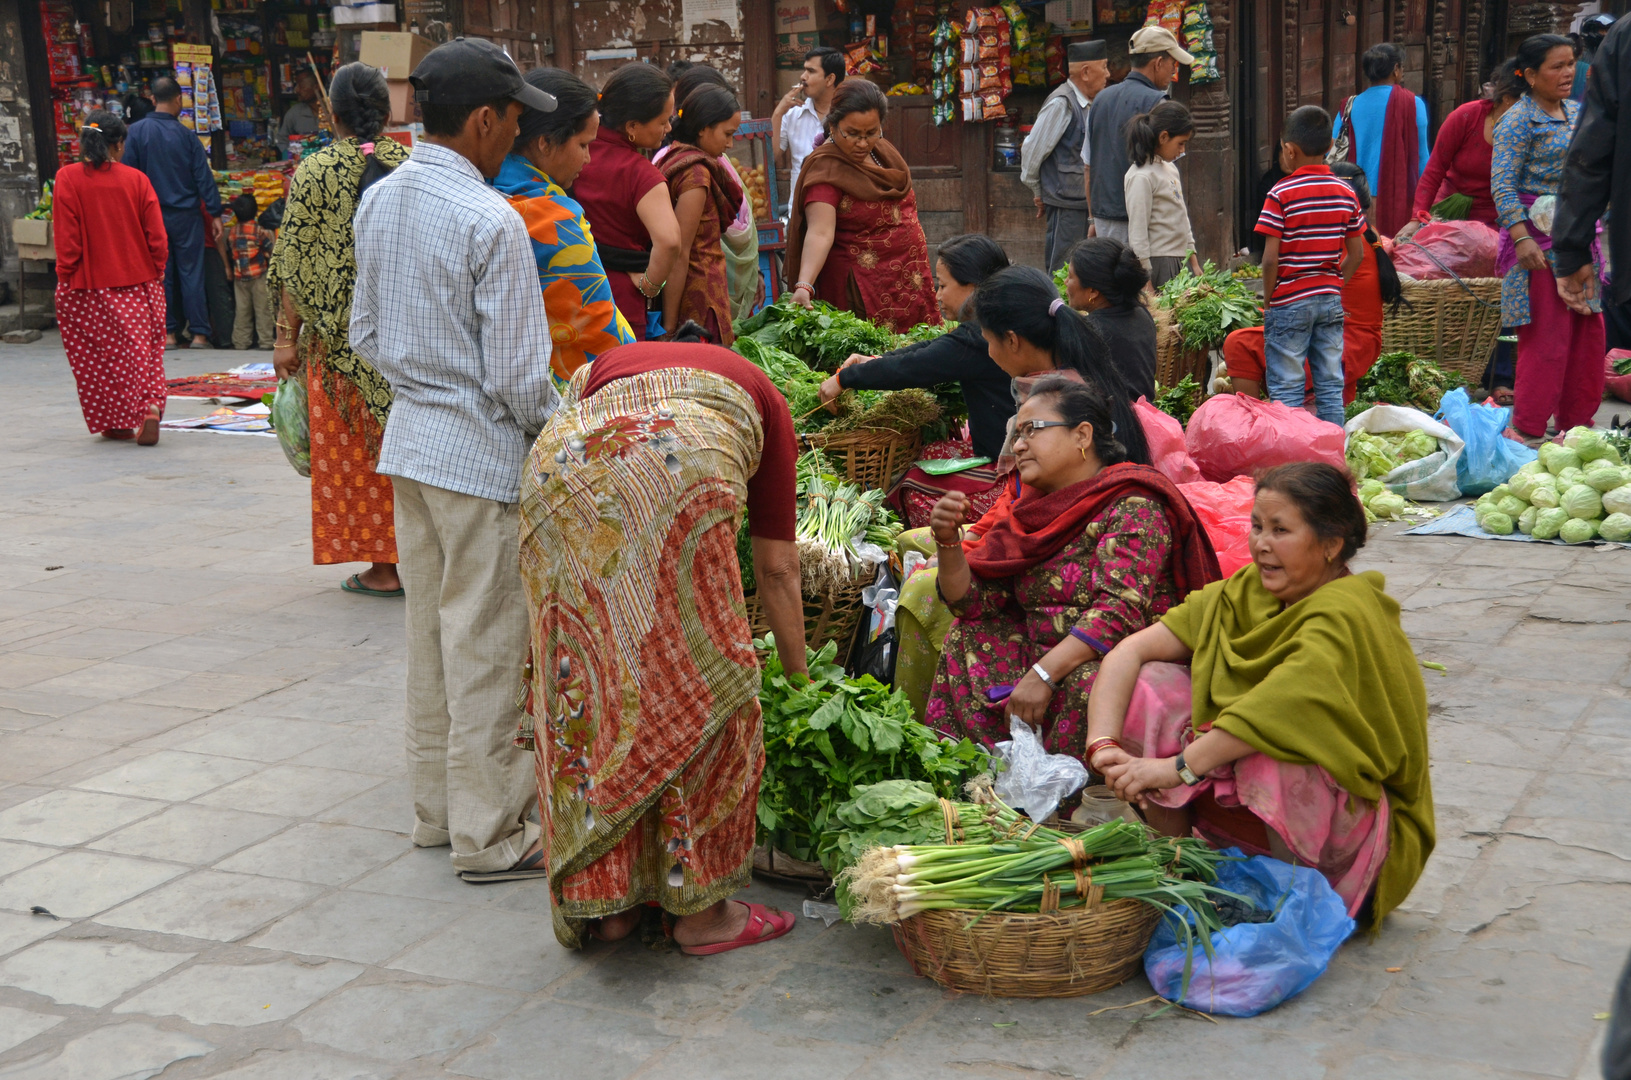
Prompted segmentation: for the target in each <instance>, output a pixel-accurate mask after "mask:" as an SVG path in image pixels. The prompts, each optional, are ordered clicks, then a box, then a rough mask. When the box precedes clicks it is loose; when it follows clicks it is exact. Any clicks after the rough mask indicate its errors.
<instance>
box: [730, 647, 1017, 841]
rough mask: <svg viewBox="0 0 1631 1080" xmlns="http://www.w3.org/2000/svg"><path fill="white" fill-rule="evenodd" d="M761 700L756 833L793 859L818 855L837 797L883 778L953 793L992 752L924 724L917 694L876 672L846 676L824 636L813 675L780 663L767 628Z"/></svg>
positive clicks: (812, 657)
mask: <svg viewBox="0 0 1631 1080" xmlns="http://www.w3.org/2000/svg"><path fill="white" fill-rule="evenodd" d="M754 644H755V645H758V646H760V647H761V648H762V649H763V650H765V651H767V655H765V665H764V672H763V683H762V689H761V690H760V692H759V703H760V705H761V706H762V707H763V710H764V739H765V768H764V775H763V778H762V779H761V780H760V782H759V807H758V817H759V835H760V839H761V840H763V841H765V842H767V843H769V844H771V845H772V846H774V847H776V848H778V849H779V850H781V851H784V852H786V853H787V854H789V855H791V856H792V857H793V858H795V859H803V860H806V861H811V860H814V859H815V858H816V857H817V855H818V853H819V849H820V845H821V838H822V836H823V834H824V833H825V832H826V831H827V830H828V828H829V827H831V825H832V824H833V822H834V818H833V811H834V809H835V808H836V807H837V806H838V804H840V803H843V802H846V801H848V800H849V799H850V798H852V797H853V795H854V794H855V791H856V789H857V788H859V787H860V786H862V785H866V784H873V783H877V782H878V781H880V780H922V781H924V782H926V783H927V784H929V786H930V787H932V788H933V789H934V791H935V793H936V794H937V795H944V796H946V797H948V798H949V797H952V796H955V795H956V794H957V792H958V790H959V789H960V787H961V785H962V783H963V781H964V779H965V778H966V777H967V776H968V775H970V774H972V773H975V772H979V771H980V770H982V769H984V768H986V766H987V764H988V762H989V759H988V758H987V756H986V754H985V752H984V751H982V750H981V749H980V748H979V747H978V746H976V745H975V744H974V743H972V742H970V741H969V740H968V739H963V740H961V741H957V742H954V741H952V740H950V739H942V738H941V737H940V736H938V735H937V734H936V733H935V732H933V731H931V730H930V729H929V728H927V727H924V726H923V725H922V724H920V723H918V721H917V718H916V717H915V716H914V715H913V713H912V706H911V703H910V702H908V701H907V700H906V695H905V694H903V693H901V692H900V691H899V690H890V689H889V688H888V687H886V686H884V685H883V684H882V683H880V682H878V681H877V680H876V679H874V678H872V677H871V676H862V677H861V678H859V679H848V678H845V677H844V669H843V668H842V667H840V666H839V665H837V664H835V663H834V662H833V658H834V657H835V656H836V655H837V651H838V646H837V644H836V643H834V642H828V643H827V644H826V645H825V646H824V647H823V648H822V649H821V651H820V652H819V653H818V652H814V651H812V652H811V653H810V657H809V667H810V677H809V679H807V680H806V679H804V678H803V677H802V676H798V675H788V674H786V673H785V672H784V671H783V670H782V666H781V660H780V658H779V657H778V655H777V654H776V651H775V649H774V647H773V646H774V642H773V641H772V640H771V639H770V637H769V636H768V635H767V636H766V638H765V639H764V640H763V641H756V642H755V643H754Z"/></svg>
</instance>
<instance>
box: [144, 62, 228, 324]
mask: <svg viewBox="0 0 1631 1080" xmlns="http://www.w3.org/2000/svg"><path fill="white" fill-rule="evenodd" d="M153 101H154V103H155V105H156V106H157V107H156V108H155V110H154V111H153V113H152V115H150V116H148V117H147V118H146V119H144V120H139V121H137V122H136V123H134V124H132V125H130V134H129V135H128V136H126V138H125V155H124V158H123V161H124V164H126V165H129V166H130V167H131V168H132V169H138V170H140V171H141V172H144V173H146V174H147V178H148V179H149V180H151V181H152V182H153V191H154V192H155V193H156V194H157V195H158V197H159V210H160V211H161V212H162V213H163V214H164V231H165V232H167V233H168V234H169V235H170V261H169V263H167V264H166V265H165V267H164V295H165V299H166V301H167V302H168V305H169V309H170V312H169V318H168V322H169V326H170V342H169V343H170V345H172V346H173V345H175V344H176V343H177V342H178V340H179V335H180V333H181V314H182V311H183V310H185V311H186V313H187V329H188V330H190V331H191V332H192V336H193V341H192V347H193V348H195V349H207V348H209V347H210V343H209V337H210V309H209V301H208V299H207V296H206V293H205V291H204V247H205V244H206V241H207V242H209V243H212V244H213V243H214V240H215V238H214V236H208V237H206V235H205V234H206V231H207V230H206V228H205V224H204V215H203V214H201V213H200V212H199V205H200V204H203V207H204V210H205V211H206V212H207V213H208V214H209V217H210V220H211V221H212V222H213V223H214V228H215V229H219V228H220V218H221V193H220V192H219V191H218V190H216V187H215V174H214V173H212V172H210V161H209V156H208V155H207V154H205V153H204V145H203V143H201V142H199V141H198V136H197V135H196V134H195V133H194V132H192V131H191V130H189V129H188V128H186V127H184V126H182V123H181V119H180V116H181V87H180V86H179V85H177V83H176V81H175V80H174V79H170V78H162V79H154V80H153Z"/></svg>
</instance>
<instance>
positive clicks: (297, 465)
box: [270, 371, 311, 476]
mask: <svg viewBox="0 0 1631 1080" xmlns="http://www.w3.org/2000/svg"><path fill="white" fill-rule="evenodd" d="M270 418H271V421H272V430H273V431H275V432H277V441H278V445H279V446H281V447H283V456H284V457H286V458H288V459H289V464H290V465H293V466H294V471H295V472H297V473H299V474H300V475H301V476H310V475H311V422H310V419H309V414H308V413H307V410H306V373H305V372H304V371H301V372H300V373H299V374H297V375H296V376H295V377H294V378H292V379H279V380H278V384H277V393H275V394H273V395H272V412H271V417H270Z"/></svg>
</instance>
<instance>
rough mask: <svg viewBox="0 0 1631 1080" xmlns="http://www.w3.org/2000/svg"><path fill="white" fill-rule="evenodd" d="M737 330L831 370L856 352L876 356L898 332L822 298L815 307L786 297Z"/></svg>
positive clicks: (885, 349) (739, 333) (887, 348)
mask: <svg viewBox="0 0 1631 1080" xmlns="http://www.w3.org/2000/svg"><path fill="white" fill-rule="evenodd" d="M736 334H737V336H738V337H751V338H753V339H754V340H756V341H762V342H764V343H765V344H767V345H775V346H778V347H779V348H783V349H786V350H787V351H788V352H790V353H792V354H793V355H794V356H796V357H798V358H799V359H800V360H803V361H804V362H805V363H806V364H809V365H810V366H811V367H813V368H818V369H820V370H822V371H825V372H828V373H831V372H834V371H837V370H838V365H840V364H842V363H843V362H844V361H845V360H848V359H849V358H850V356H852V355H853V354H855V353H860V354H861V355H862V356H876V355H878V354H879V353H885V352H888V351H889V350H890V349H891V348H893V347H894V345H895V335H894V334H892V333H890V332H889V331H888V330H885V329H884V328H883V327H881V326H877V325H874V324H873V323H870V322H868V321H866V320H865V319H863V318H861V317H860V316H858V315H856V314H854V313H852V312H848V311H839V310H838V309H837V308H835V307H833V306H832V305H830V304H825V303H821V302H820V301H817V302H816V305H815V307H814V308H813V309H809V308H802V307H799V306H798V305H797V304H794V303H791V302H789V301H785V300H781V301H777V302H776V303H774V304H767V305H766V306H765V307H764V308H763V309H762V310H760V311H759V312H758V313H757V314H756V315H752V316H750V317H749V318H747V319H744V320H742V321H741V322H740V323H738V324H737V326H736Z"/></svg>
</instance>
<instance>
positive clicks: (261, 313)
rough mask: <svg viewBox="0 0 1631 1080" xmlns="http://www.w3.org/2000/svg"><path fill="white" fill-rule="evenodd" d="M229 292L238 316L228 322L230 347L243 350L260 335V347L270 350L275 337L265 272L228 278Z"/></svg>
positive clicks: (269, 291)
mask: <svg viewBox="0 0 1631 1080" xmlns="http://www.w3.org/2000/svg"><path fill="white" fill-rule="evenodd" d="M232 292H233V294H234V296H235V297H236V298H237V301H238V315H237V317H236V318H235V319H234V320H233V322H232V347H233V348H234V349H247V348H249V347H250V346H251V345H253V344H255V338H256V337H257V336H259V337H260V347H261V348H263V349H270V348H271V347H272V342H273V341H275V340H276V329H275V328H274V327H273V325H272V293H271V290H269V289H268V288H267V287H266V275H265V274H262V275H261V276H260V277H240V278H233V279H232Z"/></svg>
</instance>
